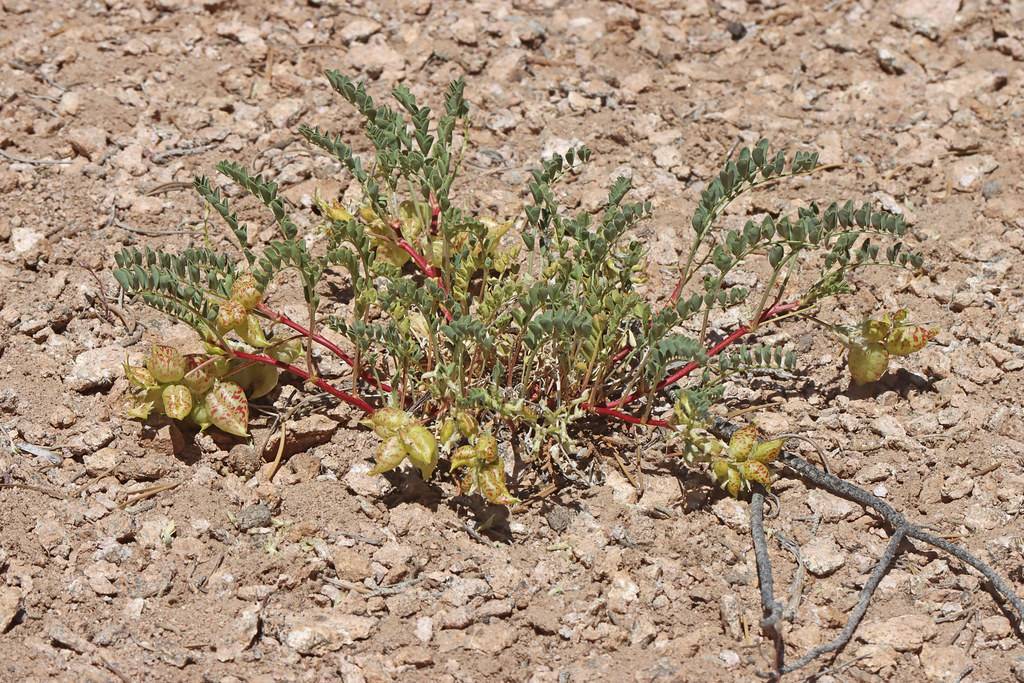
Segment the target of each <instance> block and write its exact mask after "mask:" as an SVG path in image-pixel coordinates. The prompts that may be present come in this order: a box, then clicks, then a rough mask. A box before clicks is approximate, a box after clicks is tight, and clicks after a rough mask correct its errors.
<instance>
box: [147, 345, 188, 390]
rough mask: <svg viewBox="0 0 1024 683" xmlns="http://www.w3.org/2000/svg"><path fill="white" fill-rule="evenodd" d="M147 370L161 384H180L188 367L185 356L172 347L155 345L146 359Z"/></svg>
mask: <svg viewBox="0 0 1024 683" xmlns="http://www.w3.org/2000/svg"><path fill="white" fill-rule="evenodd" d="M146 368H147V369H148V370H149V372H150V373H151V374H152V375H153V379H155V380H156V381H157V382H159V383H160V384H169V383H172V382H179V381H181V378H182V377H184V376H185V371H186V370H188V366H187V365H186V363H185V356H183V355H181V352H179V351H178V349H176V348H174V347H172V346H162V345H159V344H154V345H153V348H151V349H150V350H149V357H148V358H147V359H146Z"/></svg>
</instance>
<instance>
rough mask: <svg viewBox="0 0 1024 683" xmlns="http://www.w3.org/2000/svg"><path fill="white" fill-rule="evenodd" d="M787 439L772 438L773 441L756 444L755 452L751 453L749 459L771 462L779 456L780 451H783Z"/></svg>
mask: <svg viewBox="0 0 1024 683" xmlns="http://www.w3.org/2000/svg"><path fill="white" fill-rule="evenodd" d="M785 441H786V440H785V439H772V440H771V441H762V442H761V443H759V444H757V445H756V446H754V452H753V453H751V455H750V457H749V458H748V460H754V461H756V462H763V463H769V462H772V461H774V460H775V458H777V457H779V453H781V452H782V446H783V445H784V444H785Z"/></svg>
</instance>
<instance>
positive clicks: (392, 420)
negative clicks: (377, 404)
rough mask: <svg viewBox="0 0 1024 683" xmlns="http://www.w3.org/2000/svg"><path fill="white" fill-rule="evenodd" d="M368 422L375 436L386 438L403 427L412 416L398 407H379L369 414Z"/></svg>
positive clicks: (395, 434) (397, 432)
mask: <svg viewBox="0 0 1024 683" xmlns="http://www.w3.org/2000/svg"><path fill="white" fill-rule="evenodd" d="M368 422H369V423H370V424H371V425H372V426H373V431H374V432H375V433H376V434H377V436H379V437H380V438H382V439H388V438H390V437H392V436H397V435H398V434H399V432H401V431H402V430H403V429H405V428H406V426H407V425H408V424H409V423H410V422H412V417H411V416H410V415H409V413H407V412H405V411H404V410H399V409H398V408H381V409H380V410H378V411H377V412H375V413H374V414H373V415H371V416H370V419H369V420H368Z"/></svg>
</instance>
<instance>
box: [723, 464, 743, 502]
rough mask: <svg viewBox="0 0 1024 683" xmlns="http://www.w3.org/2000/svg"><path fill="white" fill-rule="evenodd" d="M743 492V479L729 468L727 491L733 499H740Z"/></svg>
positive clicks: (726, 483)
mask: <svg viewBox="0 0 1024 683" xmlns="http://www.w3.org/2000/svg"><path fill="white" fill-rule="evenodd" d="M742 490H743V477H741V476H740V473H739V472H737V471H736V470H734V469H732V468H729V476H728V480H727V481H726V482H725V491H726V493H728V494H729V495H730V496H732V497H733V498H739V497H740V492H741V491H742Z"/></svg>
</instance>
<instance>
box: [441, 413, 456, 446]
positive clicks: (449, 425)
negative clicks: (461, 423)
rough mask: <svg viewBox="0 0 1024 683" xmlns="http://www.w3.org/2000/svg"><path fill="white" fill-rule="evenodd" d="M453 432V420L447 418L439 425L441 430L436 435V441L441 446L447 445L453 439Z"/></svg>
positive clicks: (454, 428) (454, 427)
mask: <svg viewBox="0 0 1024 683" xmlns="http://www.w3.org/2000/svg"><path fill="white" fill-rule="evenodd" d="M455 432H456V426H455V420H453V419H452V418H450V417H449V418H447V419H445V421H444V422H442V423H441V429H440V430H439V431H438V433H437V440H438V441H440V442H441V445H442V446H444V445H447V444H448V443H449V442H451V440H452V439H454V438H455Z"/></svg>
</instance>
